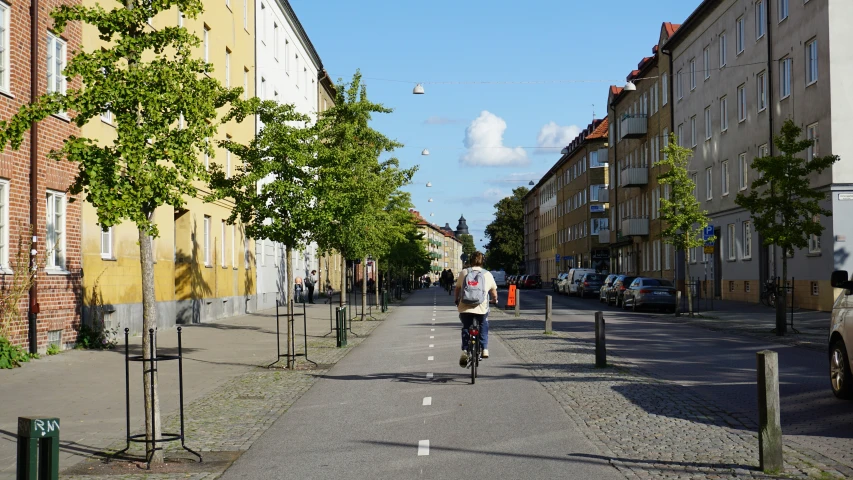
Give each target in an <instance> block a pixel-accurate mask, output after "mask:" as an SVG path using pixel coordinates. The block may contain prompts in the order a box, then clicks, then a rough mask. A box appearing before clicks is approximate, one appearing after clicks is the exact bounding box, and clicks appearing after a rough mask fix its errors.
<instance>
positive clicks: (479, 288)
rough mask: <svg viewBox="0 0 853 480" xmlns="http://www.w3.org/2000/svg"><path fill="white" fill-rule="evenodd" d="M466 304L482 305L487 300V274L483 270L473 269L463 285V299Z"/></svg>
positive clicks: (466, 276)
mask: <svg viewBox="0 0 853 480" xmlns="http://www.w3.org/2000/svg"><path fill="white" fill-rule="evenodd" d="M460 301H461V302H462V303H464V304H466V305H480V304H481V303H483V302H485V301H486V276H485V275H483V271H482V270H474V269H471V270H469V271H468V274H467V275H465V281H464V283H463V285H462V299H461V300H460Z"/></svg>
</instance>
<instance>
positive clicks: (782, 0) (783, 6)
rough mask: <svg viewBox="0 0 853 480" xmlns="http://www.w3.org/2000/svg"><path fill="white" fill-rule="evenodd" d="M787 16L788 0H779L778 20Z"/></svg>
mask: <svg viewBox="0 0 853 480" xmlns="http://www.w3.org/2000/svg"><path fill="white" fill-rule="evenodd" d="M786 18H788V0H779V21H780V22H781V21H782V20H785V19H786Z"/></svg>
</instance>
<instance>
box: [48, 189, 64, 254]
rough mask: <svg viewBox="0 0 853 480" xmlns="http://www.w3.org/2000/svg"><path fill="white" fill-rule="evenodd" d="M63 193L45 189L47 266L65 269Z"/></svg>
mask: <svg viewBox="0 0 853 480" xmlns="http://www.w3.org/2000/svg"><path fill="white" fill-rule="evenodd" d="M64 234H65V194H64V193H62V192H54V191H51V190H48V191H47V247H46V248H47V268H51V269H54V270H64V269H65V235H64Z"/></svg>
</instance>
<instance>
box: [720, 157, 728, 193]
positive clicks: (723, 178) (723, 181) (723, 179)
mask: <svg viewBox="0 0 853 480" xmlns="http://www.w3.org/2000/svg"><path fill="white" fill-rule="evenodd" d="M720 186H721V188H720V192H721V193H720V194H721V195H722V196H726V195H728V194H729V161H728V160H724V161H722V162H720Z"/></svg>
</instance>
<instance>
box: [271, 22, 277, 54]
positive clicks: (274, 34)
mask: <svg viewBox="0 0 853 480" xmlns="http://www.w3.org/2000/svg"><path fill="white" fill-rule="evenodd" d="M272 56H273V58H275V61H276V62H277V61H278V24H277V23H275V22H273V23H272Z"/></svg>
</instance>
